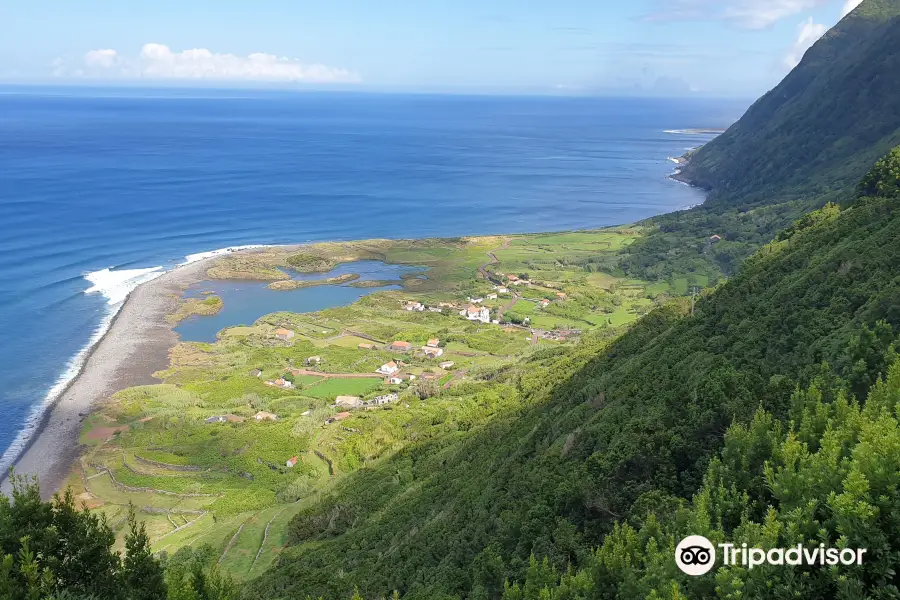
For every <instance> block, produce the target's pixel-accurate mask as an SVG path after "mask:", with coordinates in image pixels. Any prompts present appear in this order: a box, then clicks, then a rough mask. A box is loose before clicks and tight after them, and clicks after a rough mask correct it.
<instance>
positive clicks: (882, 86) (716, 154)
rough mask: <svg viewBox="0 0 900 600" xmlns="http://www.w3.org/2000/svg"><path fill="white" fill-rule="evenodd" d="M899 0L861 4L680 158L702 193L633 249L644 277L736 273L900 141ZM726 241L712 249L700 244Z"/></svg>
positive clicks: (686, 176) (635, 267)
mask: <svg viewBox="0 0 900 600" xmlns="http://www.w3.org/2000/svg"><path fill="white" fill-rule="evenodd" d="M898 16H900V0H865V1H864V2H863V3H862V4H861V5H860V6H859V7H858V8H857V9H856V10H855V11H854V12H853V13H851V14H850V15H848V16H847V17H845V18H844V19H843V20H842V21H841V22H840V23H838V24H837V25H836V26H835V27H834V28H832V29H831V30H830V31H829V32H828V33H827V34H825V36H823V38H822V39H821V40H819V41H818V42H817V43H816V44H815V45H814V46H813V47H812V48H810V50H809V51H808V52H807V53H806V55H805V56H804V57H803V60H802V61H801V63H800V64H799V65H798V66H797V67H796V68H795V69H794V70H793V71H792V72H791V73H790V74H788V75H787V77H785V78H784V80H783V81H782V82H781V83H780V84H779V85H778V86H776V87H775V88H774V89H772V90H771V91H769V92H768V93H767V94H765V95H764V96H763V97H762V98H760V99H759V100H757V101H756V102H755V103H754V104H753V105H752V106H751V107H750V108H749V110H747V112H746V114H745V115H744V116H743V117H742V118H741V119H740V120H739V121H738V122H737V123H735V124H734V125H733V126H731V127H730V128H729V129H728V130H727V131H726V132H725V133H724V134H722V135H721V136H719V137H718V138H716V139H715V140H713V141H712V142H710V143H709V144H707V145H705V146H703V147H702V148H700V149H699V150H697V151H696V152H694V153H692V154H691V155H690V156H689V157H688V158H689V162H688V164H687V165H686V166H685V167H684V169H683V170H682V173H681V175H680V176H679V178H680V179H682V180H683V181H686V182H689V183H691V184H693V185H697V186H699V187H702V188H705V189H707V190H709V198H708V200H707V202H706V203H705V204H704V205H703V206H701V207H698V208H696V209H694V210H691V211H687V212H682V213H674V214H671V215H664V216H662V217H659V218H656V219H653V220H652V222H653V223H655V224H656V225H657V226H658V227H659V231H658V232H657V233H655V234H653V235H651V236H649V238H647V239H646V240H645V241H644V242H642V243H639V244H637V245H635V246H634V247H633V248H632V251H631V256H630V259H629V260H628V261H627V262H626V268H628V270H629V271H630V272H631V274H633V275H635V276H638V277H643V278H668V277H671V276H672V274H673V273H689V272H692V271H701V272H709V274H712V275H714V274H715V272H716V271H717V270H718V271H722V272H724V273H725V274H730V273H733V272H734V271H735V270H736V269H737V267H738V265H739V264H740V260H741V259H742V258H744V257H745V256H747V255H748V254H749V253H750V252H752V251H753V250H754V249H755V248H757V247H759V245H761V244H763V243H766V242H768V241H769V240H771V239H773V238H774V236H775V234H776V233H777V232H778V231H779V230H780V229H782V228H783V227H785V226H787V225H788V224H789V223H790V222H791V221H793V220H794V219H795V218H797V217H799V216H800V215H801V214H803V213H804V212H806V211H807V210H810V209H813V208H817V207H819V206H822V205H823V204H824V203H825V202H827V201H836V200H839V199H840V198H841V197H842V194H844V193H845V192H847V191H849V190H851V189H852V188H853V186H855V185H856V183H857V182H858V181H859V180H860V178H862V176H863V175H864V174H865V173H866V172H867V171H868V169H869V168H870V167H871V165H872V164H873V163H874V162H875V161H876V160H877V159H878V157H880V156H882V155H884V154H885V153H887V152H888V150H890V149H891V148H892V147H894V146H895V145H897V144H898V143H900V86H898V82H897V78H896V77H895V76H894V74H895V73H896V72H897V71H898V69H900V22H898ZM711 235H720V236H721V237H722V238H723V240H724V241H723V242H722V243H720V244H717V245H716V246H715V247H713V248H710V247H708V245H707V243H706V242H707V239H708V238H709V237H710V236H711Z"/></svg>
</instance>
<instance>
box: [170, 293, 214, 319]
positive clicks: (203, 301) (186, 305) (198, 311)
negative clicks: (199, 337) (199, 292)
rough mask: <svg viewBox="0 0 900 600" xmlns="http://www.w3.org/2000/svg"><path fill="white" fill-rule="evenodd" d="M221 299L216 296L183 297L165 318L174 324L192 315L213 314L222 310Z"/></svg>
mask: <svg viewBox="0 0 900 600" xmlns="http://www.w3.org/2000/svg"><path fill="white" fill-rule="evenodd" d="M222 306H223V304H222V299H221V298H219V297H218V296H206V297H204V298H184V299H182V300H181V301H180V302H179V303H178V308H177V309H176V310H175V312H174V313H172V314H170V315H168V316H167V317H166V319H167V320H168V321H169V323H171V324H173V325H175V324H178V323H180V322H181V321H184V320H185V319H187V318H188V317H192V316H194V315H200V316H203V315H207V316H208V315H214V314H216V313H217V312H219V311H220V310H222Z"/></svg>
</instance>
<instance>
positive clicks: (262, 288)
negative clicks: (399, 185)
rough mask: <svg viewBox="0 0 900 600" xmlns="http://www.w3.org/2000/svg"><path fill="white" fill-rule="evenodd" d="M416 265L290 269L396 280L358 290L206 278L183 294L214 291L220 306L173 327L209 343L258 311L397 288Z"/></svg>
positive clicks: (340, 302) (301, 308) (302, 308)
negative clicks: (272, 287) (277, 287)
mask: <svg viewBox="0 0 900 600" xmlns="http://www.w3.org/2000/svg"><path fill="white" fill-rule="evenodd" d="M421 271H422V269H421V268H418V267H412V266H406V265H389V264H385V263H382V262H379V261H374V260H362V261H358V262H355V263H344V264H341V265H338V266H337V267H335V268H334V269H333V270H331V271H329V272H327V273H308V274H307V273H296V272H289V274H290V275H291V276H292V277H291V278H292V279H298V280H307V281H309V280H313V281H315V280H321V279H327V278H329V277H337V276H338V275H344V274H348V273H355V274H357V275H359V279H358V280H357V281H396V284H395V285H385V286H380V287H366V288H359V287H354V286H352V285H349V284H343V285H318V286H313V287H307V288H298V289H296V290H287V291H273V290H270V289H268V287H267V285H268V284H267V283H263V282H259V281H208V282H203V283H200V284H197V285H195V286H192V287H191V289H189V290H188V292H187V294H186V296H189V297H191V296H194V297H200V296H201V295H205V294H207V293H213V294H215V295H216V296H218V297H220V298H221V299H222V302H223V303H224V306H223V307H222V310H221V311H219V312H218V313H217V314H215V315H211V316H193V317H190V318H188V319H186V320H185V321H183V322H182V323H180V324H179V325H178V327H176V328H175V331H176V332H178V335H179V337H180V338H181V339H182V340H185V341H188V342H214V341H216V335H217V334H218V333H219V332H220V331H222V330H223V329H225V328H226V327H233V326H235V325H252V324H253V322H254V321H256V320H257V319H258V318H260V317H261V316H263V315H267V314H269V313H273V312H279V311H288V312H296V313H304V312H313V311H317V310H322V309H325V308H331V307H335V306H347V305H348V304H353V303H354V302H356V301H357V300H359V299H360V298H362V297H363V296H365V295H367V294H371V293H373V292H377V291H379V290H389V289H397V288H398V287H399V286H400V284H401V283H402V280H401V279H400V277H401V276H402V275H405V274H412V273H418V272H421Z"/></svg>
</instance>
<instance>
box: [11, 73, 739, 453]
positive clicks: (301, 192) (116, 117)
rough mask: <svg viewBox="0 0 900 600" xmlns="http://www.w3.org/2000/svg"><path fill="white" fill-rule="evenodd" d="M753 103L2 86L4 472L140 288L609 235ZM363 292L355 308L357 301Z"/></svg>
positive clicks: (666, 196)
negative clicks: (165, 277) (322, 246)
mask: <svg viewBox="0 0 900 600" xmlns="http://www.w3.org/2000/svg"><path fill="white" fill-rule="evenodd" d="M744 108H746V103H742V102H737V101H717V100H707V99H704V100H699V99H678V100H661V99H611V98H605V99H604V98H562V97H499V96H497V97H467V96H436V95H390V94H361V93H359V94H354V93H324V92H322V93H319V92H284V91H228V90H174V89H166V90H154V89H140V88H132V89H105V88H62V87H60V88H49V87H48V88H33V87H16V86H6V87H0V331H2V332H3V333H2V340H3V343H2V344H0V364H2V369H0V411H2V414H3V415H4V418H3V419H2V420H0V450H2V449H6V451H5V453H4V454H3V456H2V458H0V468H3V469H6V468H7V467H8V465H9V464H10V463H11V461H12V459H13V458H14V456H15V454H16V453H17V452H18V450H19V449H20V448H21V446H22V445H23V443H24V442H25V440H26V439H27V437H28V436H29V435H30V433H31V432H32V431H33V430H34V427H35V426H36V424H37V423H38V422H39V420H40V416H41V414H42V411H43V408H44V407H45V406H46V405H47V404H48V403H50V402H52V400H53V398H54V397H55V396H56V394H58V393H59V392H60V391H61V390H62V389H63V388H64V386H65V385H66V383H67V382H68V381H69V380H70V379H71V378H72V377H73V376H74V375H75V374H76V373H77V371H78V368H79V367H80V364H81V361H82V360H83V358H84V356H85V354H86V351H87V348H88V347H89V346H90V344H91V343H92V342H93V341H96V340H97V339H99V337H100V336H101V335H102V334H103V332H104V331H105V328H106V327H107V326H108V324H109V322H110V320H111V318H112V316H113V315H114V314H115V311H116V309H117V307H118V306H119V305H120V303H121V302H122V300H123V299H124V298H125V296H126V295H127V294H128V292H129V291H130V290H131V289H133V288H134V286H136V285H137V284H138V283H140V282H142V281H146V280H148V279H152V278H153V277H155V276H157V275H158V274H159V273H161V272H163V271H164V270H166V269H169V268H172V267H173V266H174V265H177V264H179V263H183V262H186V261H189V260H196V259H198V258H201V257H202V256H205V255H207V254H208V253H209V252H213V251H216V250H220V249H223V248H227V247H232V246H240V245H252V244H282V243H295V242H306V241H318V240H351V239H365V238H373V237H387V238H418V237H430V236H458V235H477V234H492V233H517V232H532V231H557V230H569V229H581V228H596V227H602V226H606V225H615V224H622V223H629V222H634V221H637V220H640V219H644V218H647V217H650V216H653V215H656V214H660V213H665V212H669V211H673V210H678V209H683V208H687V207H689V206H692V205H695V204H698V203H700V202H702V201H703V195H702V193H700V192H699V191H698V190H695V189H692V188H690V187H687V186H685V185H681V184H679V183H676V182H674V181H672V180H670V179H667V178H666V175H667V174H669V173H671V172H672V170H673V169H674V167H675V165H674V164H673V162H672V160H671V158H672V157H675V156H679V155H681V154H683V153H684V152H685V150H686V149H688V148H690V147H695V146H697V145H700V144H702V143H704V142H705V141H707V140H709V139H710V138H711V135H709V134H704V135H697V134H690V133H687V132H685V131H684V130H686V129H688V128H721V127H725V126H727V125H729V124H730V123H731V122H733V121H734V120H736V119H737V118H738V117H739V116H740V115H741V113H742V112H743V110H744ZM351 300H352V299H351Z"/></svg>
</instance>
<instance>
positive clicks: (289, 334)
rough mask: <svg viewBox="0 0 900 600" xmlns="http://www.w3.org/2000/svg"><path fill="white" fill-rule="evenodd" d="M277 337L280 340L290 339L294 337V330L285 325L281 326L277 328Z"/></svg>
mask: <svg viewBox="0 0 900 600" xmlns="http://www.w3.org/2000/svg"><path fill="white" fill-rule="evenodd" d="M275 337H277V338H278V339H279V340H283V341H285V342H286V341H288V340H289V339H291V338H293V337H294V332H293V331H291V330H290V329H285V328H284V327H279V328H278V329H276V330H275Z"/></svg>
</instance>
